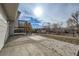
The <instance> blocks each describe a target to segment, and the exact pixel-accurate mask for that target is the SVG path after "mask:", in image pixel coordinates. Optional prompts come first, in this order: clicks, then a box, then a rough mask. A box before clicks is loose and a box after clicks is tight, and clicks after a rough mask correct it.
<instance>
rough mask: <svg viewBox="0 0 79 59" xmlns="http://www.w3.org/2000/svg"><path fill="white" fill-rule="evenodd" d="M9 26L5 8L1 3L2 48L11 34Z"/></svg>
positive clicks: (0, 33)
mask: <svg viewBox="0 0 79 59" xmlns="http://www.w3.org/2000/svg"><path fill="white" fill-rule="evenodd" d="M8 29H9V26H8V22H7V17H6V15H5V13H4V10H3V8H2V6H1V4H0V50H1V48H2V47H3V46H4V43H5V41H6V40H7V38H8V35H9V30H8Z"/></svg>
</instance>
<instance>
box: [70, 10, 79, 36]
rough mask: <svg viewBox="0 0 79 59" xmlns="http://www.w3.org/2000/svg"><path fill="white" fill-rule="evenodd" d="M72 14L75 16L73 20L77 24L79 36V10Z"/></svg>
mask: <svg viewBox="0 0 79 59" xmlns="http://www.w3.org/2000/svg"><path fill="white" fill-rule="evenodd" d="M71 16H72V18H73V19H72V20H73V21H74V24H76V27H77V33H78V36H79V11H76V12H75V13H73V14H72V15H71Z"/></svg>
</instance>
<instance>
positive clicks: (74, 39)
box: [42, 35, 79, 45]
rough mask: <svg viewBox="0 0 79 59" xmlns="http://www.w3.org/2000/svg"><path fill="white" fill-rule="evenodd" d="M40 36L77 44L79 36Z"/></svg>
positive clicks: (78, 43)
mask: <svg viewBox="0 0 79 59" xmlns="http://www.w3.org/2000/svg"><path fill="white" fill-rule="evenodd" d="M42 36H45V37H48V38H53V39H56V40H60V41H64V42H68V43H72V44H76V45H79V38H76V37H67V36H60V35H42Z"/></svg>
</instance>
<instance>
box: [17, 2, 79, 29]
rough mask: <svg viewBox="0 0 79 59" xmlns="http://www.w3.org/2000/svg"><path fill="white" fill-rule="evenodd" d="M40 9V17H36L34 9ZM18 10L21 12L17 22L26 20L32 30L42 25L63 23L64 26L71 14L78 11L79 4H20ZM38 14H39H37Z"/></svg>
mask: <svg viewBox="0 0 79 59" xmlns="http://www.w3.org/2000/svg"><path fill="white" fill-rule="evenodd" d="M37 7H41V8H42V11H43V13H42V15H41V16H40V17H36V16H35V15H34V9H35V8H37ZM18 10H19V11H20V12H21V14H20V16H19V20H27V21H28V22H30V23H31V24H32V27H33V28H40V27H42V25H44V23H47V22H49V23H51V24H53V23H61V22H62V23H63V26H64V27H65V26H66V21H67V20H68V18H69V17H70V16H71V14H72V13H74V12H76V11H79V4H77V3H74V4H71V3H21V4H19V8H18ZM38 13H39V12H38Z"/></svg>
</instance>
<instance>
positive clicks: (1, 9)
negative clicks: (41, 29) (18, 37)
mask: <svg viewBox="0 0 79 59" xmlns="http://www.w3.org/2000/svg"><path fill="white" fill-rule="evenodd" d="M18 5H19V4H18V3H4V4H0V50H1V48H2V47H3V46H4V43H5V42H6V41H7V38H8V37H9V36H10V35H14V23H15V20H16V19H17V15H18V12H17V11H18Z"/></svg>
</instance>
